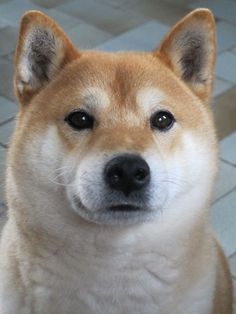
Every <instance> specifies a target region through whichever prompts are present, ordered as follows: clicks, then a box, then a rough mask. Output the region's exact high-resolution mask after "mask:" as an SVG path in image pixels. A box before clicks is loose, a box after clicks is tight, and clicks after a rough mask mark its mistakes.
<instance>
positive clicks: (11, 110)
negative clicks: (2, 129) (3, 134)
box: [0, 96, 17, 124]
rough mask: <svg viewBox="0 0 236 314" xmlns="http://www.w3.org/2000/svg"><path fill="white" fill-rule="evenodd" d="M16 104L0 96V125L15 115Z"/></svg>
mask: <svg viewBox="0 0 236 314" xmlns="http://www.w3.org/2000/svg"><path fill="white" fill-rule="evenodd" d="M16 111H17V107H16V104H15V103H14V102H12V101H10V100H8V99H6V98H4V97H1V96H0V124H1V123H2V122H4V121H6V120H8V119H10V118H12V117H14V115H15V114H16Z"/></svg>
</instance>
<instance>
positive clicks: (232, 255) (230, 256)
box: [227, 252, 236, 259]
mask: <svg viewBox="0 0 236 314" xmlns="http://www.w3.org/2000/svg"><path fill="white" fill-rule="evenodd" d="M234 255H235V256H236V252H233V253H232V254H230V255H229V256H228V257H227V259H229V258H232V257H234Z"/></svg>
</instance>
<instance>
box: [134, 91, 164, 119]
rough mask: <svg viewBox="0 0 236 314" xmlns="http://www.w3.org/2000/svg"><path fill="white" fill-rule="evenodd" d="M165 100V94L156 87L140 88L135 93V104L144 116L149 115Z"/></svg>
mask: <svg viewBox="0 0 236 314" xmlns="http://www.w3.org/2000/svg"><path fill="white" fill-rule="evenodd" d="M164 99H165V94H164V93H163V92H162V91H161V90H159V89H158V88H156V87H146V88H142V89H140V90H139V91H138V92H137V95H136V102H137V105H138V106H139V108H140V109H141V110H142V112H144V113H145V114H150V112H152V111H153V110H154V109H155V108H157V106H158V105H161V103H162V101H163V100H164Z"/></svg>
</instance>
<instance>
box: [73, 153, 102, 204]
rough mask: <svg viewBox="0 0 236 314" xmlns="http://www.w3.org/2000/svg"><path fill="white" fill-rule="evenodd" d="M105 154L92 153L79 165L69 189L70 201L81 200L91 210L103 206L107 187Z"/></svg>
mask: <svg viewBox="0 0 236 314" xmlns="http://www.w3.org/2000/svg"><path fill="white" fill-rule="evenodd" d="M105 159H106V158H105V156H104V154H103V153H100V154H99V152H96V153H95V152H91V153H90V154H89V155H86V156H84V158H83V160H81V162H80V163H79V164H78V166H77V169H76V172H75V176H74V180H73V183H72V185H71V186H69V189H68V195H69V197H70V199H73V198H74V199H75V198H77V199H79V200H80V201H81V202H82V204H83V205H84V206H85V207H87V208H88V209H90V210H97V209H99V208H101V206H102V204H103V201H104V200H103V197H104V194H105V189H106V187H105V185H104V180H103V169H104V165H105V162H106V161H105Z"/></svg>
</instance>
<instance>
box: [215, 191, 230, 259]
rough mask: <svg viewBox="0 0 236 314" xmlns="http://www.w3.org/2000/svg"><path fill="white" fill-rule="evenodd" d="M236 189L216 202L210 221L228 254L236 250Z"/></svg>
mask: <svg viewBox="0 0 236 314" xmlns="http://www.w3.org/2000/svg"><path fill="white" fill-rule="evenodd" d="M235 204H236V190H235V191H233V192H231V193H230V194H228V195H227V196H226V197H223V198H222V199H220V200H219V201H218V202H216V203H215V204H214V205H213V207H212V208H211V211H210V223H211V224H212V226H213V229H214V230H215V232H216V235H217V236H218V238H219V240H220V242H221V244H222V246H223V249H224V251H225V253H226V255H227V256H230V255H232V254H233V253H234V252H235V251H236V232H235V230H236V206H235Z"/></svg>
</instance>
